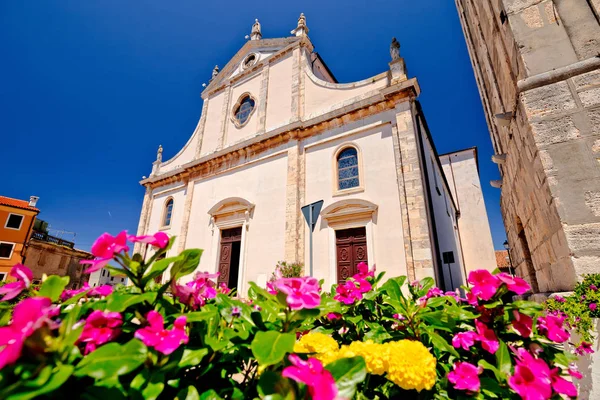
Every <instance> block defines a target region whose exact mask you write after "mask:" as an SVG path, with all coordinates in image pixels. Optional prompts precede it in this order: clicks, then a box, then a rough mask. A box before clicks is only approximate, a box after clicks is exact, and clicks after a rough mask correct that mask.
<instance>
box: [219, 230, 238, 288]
mask: <svg viewBox="0 0 600 400" xmlns="http://www.w3.org/2000/svg"><path fill="white" fill-rule="evenodd" d="M241 243H242V228H241V227H238V228H232V229H225V230H223V231H221V251H220V253H219V280H218V282H219V283H225V284H226V285H227V287H229V288H231V289H235V288H237V280H238V275H239V267H240V247H241Z"/></svg>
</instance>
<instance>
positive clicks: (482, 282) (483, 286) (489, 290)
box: [468, 269, 502, 300]
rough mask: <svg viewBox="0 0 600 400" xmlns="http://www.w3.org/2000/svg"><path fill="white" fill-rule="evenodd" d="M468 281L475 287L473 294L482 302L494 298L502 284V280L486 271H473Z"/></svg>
mask: <svg viewBox="0 0 600 400" xmlns="http://www.w3.org/2000/svg"><path fill="white" fill-rule="evenodd" d="M468 281H469V283H470V284H471V285H473V288H471V292H472V293H473V294H474V295H475V296H477V297H479V298H480V299H481V300H489V299H491V298H492V297H494V295H495V294H496V291H497V290H498V288H499V287H500V285H501V284H502V281H501V280H500V279H498V278H497V277H495V276H494V275H492V274H491V273H490V271H487V270H485V269H479V270H476V271H471V273H470V274H469V280H468Z"/></svg>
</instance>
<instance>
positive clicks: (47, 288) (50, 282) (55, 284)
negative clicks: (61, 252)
mask: <svg viewBox="0 0 600 400" xmlns="http://www.w3.org/2000/svg"><path fill="white" fill-rule="evenodd" d="M69 280H70V278H69V277H68V276H57V275H50V276H49V277H48V278H47V279H46V280H45V281H44V283H42V287H41V288H40V292H39V296H40V297H48V298H50V300H52V302H55V301H57V300H58V299H59V298H60V294H61V293H62V292H63V290H65V287H66V286H67V285H68V284H69Z"/></svg>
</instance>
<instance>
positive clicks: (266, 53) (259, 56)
mask: <svg viewBox="0 0 600 400" xmlns="http://www.w3.org/2000/svg"><path fill="white" fill-rule="evenodd" d="M278 50H280V49H278V48H274V49H270V50H269V49H260V51H252V50H251V51H249V52H247V53H246V54H244V56H243V57H242V61H241V62H240V63H239V64H238V65H237V66H236V67H235V69H234V70H233V72H232V73H231V74H230V75H229V77H230V78H233V77H234V76H236V75H239V74H240V73H241V72H242V71H244V68H242V63H243V62H244V60H246V57H248V56H249V55H250V54H254V55H256V62H255V63H254V65H256V64H258V63H259V62H262V61H263V60H265V59H267V58H269V57H271V56H272V55H273V54H275V53H276V52H277V51H278ZM251 67H252V66H251ZM251 67H250V68H251Z"/></svg>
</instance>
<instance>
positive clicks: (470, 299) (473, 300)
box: [466, 292, 479, 307]
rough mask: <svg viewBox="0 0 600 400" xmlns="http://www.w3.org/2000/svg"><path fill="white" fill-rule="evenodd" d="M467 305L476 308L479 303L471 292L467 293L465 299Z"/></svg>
mask: <svg viewBox="0 0 600 400" xmlns="http://www.w3.org/2000/svg"><path fill="white" fill-rule="evenodd" d="M466 301H467V303H469V304H470V305H472V306H474V307H475V306H477V305H478V304H479V303H478V301H477V296H475V295H474V294H473V293H471V292H467V298H466Z"/></svg>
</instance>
